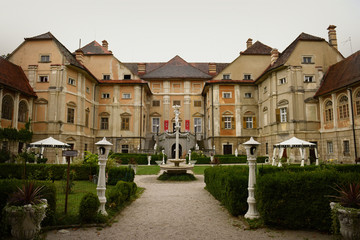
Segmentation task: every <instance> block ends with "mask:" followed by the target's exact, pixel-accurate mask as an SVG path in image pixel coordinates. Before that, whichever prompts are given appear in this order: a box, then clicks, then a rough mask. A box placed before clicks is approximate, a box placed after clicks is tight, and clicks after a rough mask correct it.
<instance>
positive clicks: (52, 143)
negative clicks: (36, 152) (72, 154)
mask: <svg viewBox="0 0 360 240" xmlns="http://www.w3.org/2000/svg"><path fill="white" fill-rule="evenodd" d="M30 147H39V148H40V149H41V158H42V157H43V153H44V149H45V148H62V149H65V148H69V147H70V145H69V144H66V143H63V142H60V141H59V140H56V139H54V138H53V137H48V138H46V139H43V140H40V141H37V142H33V143H30ZM56 162H57V163H58V162H59V161H58V154H57V152H56Z"/></svg>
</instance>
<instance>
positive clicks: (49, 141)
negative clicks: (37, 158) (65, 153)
mask: <svg viewBox="0 0 360 240" xmlns="http://www.w3.org/2000/svg"><path fill="white" fill-rule="evenodd" d="M30 147H50V148H68V147H70V145H69V144H66V143H63V142H60V141H59V140H56V139H54V138H53V137H48V138H46V139H43V140H40V141H37V142H33V143H30Z"/></svg>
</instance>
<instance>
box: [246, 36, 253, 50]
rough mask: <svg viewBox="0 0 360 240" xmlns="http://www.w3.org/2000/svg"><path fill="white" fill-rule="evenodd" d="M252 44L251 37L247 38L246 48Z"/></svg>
mask: <svg viewBox="0 0 360 240" xmlns="http://www.w3.org/2000/svg"><path fill="white" fill-rule="evenodd" d="M251 46H252V39H251V38H249V39H248V40H247V41H246V48H249V47H251Z"/></svg>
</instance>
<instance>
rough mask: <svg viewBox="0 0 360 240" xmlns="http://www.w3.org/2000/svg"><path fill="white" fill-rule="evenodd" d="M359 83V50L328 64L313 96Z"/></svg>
mask: <svg viewBox="0 0 360 240" xmlns="http://www.w3.org/2000/svg"><path fill="white" fill-rule="evenodd" d="M354 83H360V51H357V52H356V53H354V54H353V55H351V56H349V57H347V58H345V59H344V60H342V61H340V62H338V63H335V64H334V65H332V66H330V67H329V69H328V71H327V72H326V74H325V76H324V77H323V80H322V82H321V85H320V88H319V89H318V91H317V92H316V94H315V96H316V97H318V96H321V95H324V94H327V93H330V92H333V91H336V90H338V89H341V88H346V87H348V86H350V85H352V84H354Z"/></svg>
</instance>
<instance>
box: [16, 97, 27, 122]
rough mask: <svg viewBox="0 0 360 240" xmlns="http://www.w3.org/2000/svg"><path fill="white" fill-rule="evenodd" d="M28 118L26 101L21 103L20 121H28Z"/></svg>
mask: <svg viewBox="0 0 360 240" xmlns="http://www.w3.org/2000/svg"><path fill="white" fill-rule="evenodd" d="M27 118H28V106H27V104H26V102H25V101H21V102H20V103H19V116H18V120H19V122H26V121H27Z"/></svg>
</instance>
